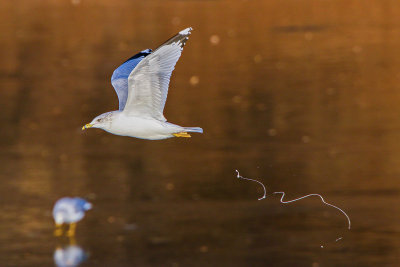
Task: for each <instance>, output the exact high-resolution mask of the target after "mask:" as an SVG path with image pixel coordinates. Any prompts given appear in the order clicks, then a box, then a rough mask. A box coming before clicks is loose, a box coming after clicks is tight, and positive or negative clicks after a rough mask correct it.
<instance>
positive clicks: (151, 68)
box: [124, 28, 191, 121]
mask: <svg viewBox="0 0 400 267" xmlns="http://www.w3.org/2000/svg"><path fill="white" fill-rule="evenodd" d="M190 30H191V28H188V29H185V30H183V31H181V32H180V33H178V34H177V35H175V36H174V37H172V38H171V39H169V40H168V41H167V42H165V43H164V44H163V45H161V46H160V47H159V48H157V49H156V50H155V51H154V52H153V53H152V54H150V55H148V56H147V57H145V58H144V59H143V60H142V61H141V62H140V63H139V64H138V65H137V66H136V68H135V69H134V70H133V71H132V72H131V74H130V75H129V78H128V87H129V93H128V99H127V101H126V106H125V109H124V112H125V111H126V112H127V113H129V114H132V115H134V114H138V115H140V116H150V117H153V118H155V119H158V120H161V121H166V119H165V117H164V115H163V110H164V106H165V102H166V100H167V95H168V86H169V81H170V77H171V74H172V71H173V70H174V68H175V65H176V62H177V61H178V60H179V57H180V56H181V53H182V49H183V46H184V45H185V42H186V40H187V39H188V36H189V35H190ZM133 88H134V89H133Z"/></svg>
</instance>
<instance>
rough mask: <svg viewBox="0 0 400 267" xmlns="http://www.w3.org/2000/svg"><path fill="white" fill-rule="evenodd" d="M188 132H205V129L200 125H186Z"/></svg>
mask: <svg viewBox="0 0 400 267" xmlns="http://www.w3.org/2000/svg"><path fill="white" fill-rule="evenodd" d="M184 129H185V131H186V132H191V133H203V129H201V128H200V127H184Z"/></svg>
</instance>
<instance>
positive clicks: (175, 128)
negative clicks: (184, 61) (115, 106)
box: [82, 28, 203, 140]
mask: <svg viewBox="0 0 400 267" xmlns="http://www.w3.org/2000/svg"><path fill="white" fill-rule="evenodd" d="M191 30H192V28H187V29H184V30H182V31H180V32H179V33H178V34H176V35H175V36H174V37H172V38H170V39H169V40H168V41H166V42H165V43H164V44H162V45H161V46H160V47H158V48H157V49H156V50H154V52H153V51H152V50H151V49H146V50H143V51H141V52H140V53H138V54H136V55H134V56H133V57H131V58H129V59H128V60H127V61H125V62H124V63H123V64H122V65H121V66H119V67H118V68H117V69H116V70H115V71H114V73H113V75H112V77H111V84H112V85H113V87H114V89H115V91H116V93H117V95H118V99H119V110H116V111H111V112H107V113H104V114H101V115H99V116H97V117H96V118H94V119H93V120H92V122H90V123H88V124H86V125H85V126H83V127H82V130H85V129H88V128H100V129H103V130H105V131H107V132H109V133H112V134H116V135H122V136H130V137H136V138H141V139H148V140H160V139H166V138H171V137H174V136H175V137H190V134H189V132H196V133H202V132H203V129H201V128H199V127H182V126H179V125H175V124H172V123H169V122H167V120H166V119H165V117H164V115H163V110H164V106H165V101H166V100H167V94H168V86H169V80H170V77H171V74H172V71H173V70H174V68H175V64H176V62H177V61H178V59H179V57H180V56H181V53H182V50H183V46H184V45H185V43H186V41H187V40H188V39H189V35H190V31H191Z"/></svg>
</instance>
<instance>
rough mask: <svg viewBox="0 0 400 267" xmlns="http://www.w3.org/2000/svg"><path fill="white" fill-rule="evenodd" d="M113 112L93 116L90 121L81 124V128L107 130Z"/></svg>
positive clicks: (109, 126)
mask: <svg viewBox="0 0 400 267" xmlns="http://www.w3.org/2000/svg"><path fill="white" fill-rule="evenodd" d="M114 115H115V114H114V112H113V111H111V112H107V113H103V114H101V115H99V116H97V117H96V118H94V119H93V120H92V121H91V122H90V123H87V124H85V125H84V126H82V130H85V129H89V128H100V129H103V130H107V129H109V128H111V124H112V121H113V118H114Z"/></svg>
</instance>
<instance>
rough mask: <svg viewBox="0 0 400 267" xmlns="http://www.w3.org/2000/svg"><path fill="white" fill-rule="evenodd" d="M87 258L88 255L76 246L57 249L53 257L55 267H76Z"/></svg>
mask: <svg viewBox="0 0 400 267" xmlns="http://www.w3.org/2000/svg"><path fill="white" fill-rule="evenodd" d="M88 257H89V255H88V254H87V253H86V252H85V251H84V250H83V249H82V248H81V247H80V246H78V245H66V246H63V247H57V248H56V250H55V251H54V255H53V258H54V263H55V265H56V266H57V267H77V266H79V265H80V264H81V263H82V262H84V261H85V260H86V259H87V258H88Z"/></svg>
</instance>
